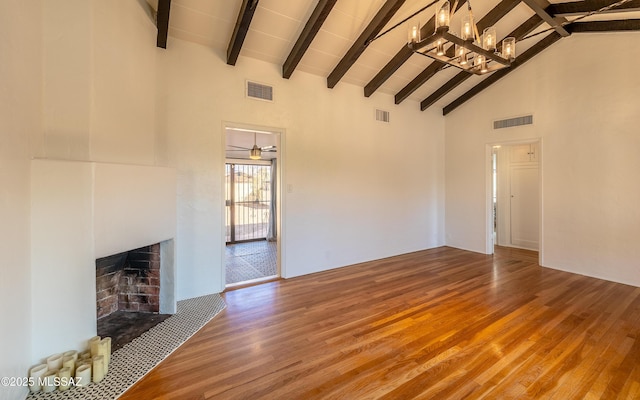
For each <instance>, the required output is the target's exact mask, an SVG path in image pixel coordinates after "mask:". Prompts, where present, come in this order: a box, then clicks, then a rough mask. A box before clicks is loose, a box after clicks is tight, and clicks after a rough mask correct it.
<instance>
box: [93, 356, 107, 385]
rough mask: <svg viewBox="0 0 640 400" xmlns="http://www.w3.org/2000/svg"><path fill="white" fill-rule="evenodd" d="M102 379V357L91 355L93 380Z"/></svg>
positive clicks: (98, 380)
mask: <svg viewBox="0 0 640 400" xmlns="http://www.w3.org/2000/svg"><path fill="white" fill-rule="evenodd" d="M102 379H104V357H103V356H97V357H93V381H94V382H100V381H101V380H102Z"/></svg>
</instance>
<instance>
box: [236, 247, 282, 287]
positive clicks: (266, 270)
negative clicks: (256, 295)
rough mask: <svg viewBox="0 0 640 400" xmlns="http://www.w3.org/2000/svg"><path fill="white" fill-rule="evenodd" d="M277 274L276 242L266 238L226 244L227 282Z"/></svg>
mask: <svg viewBox="0 0 640 400" xmlns="http://www.w3.org/2000/svg"><path fill="white" fill-rule="evenodd" d="M276 275H277V256H276V243H275V242H268V241H266V240H261V241H256V242H246V243H237V244H228V245H227V246H226V284H227V285H230V284H234V283H238V282H245V281H250V280H253V279H260V278H266V277H268V276H276Z"/></svg>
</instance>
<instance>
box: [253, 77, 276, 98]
mask: <svg viewBox="0 0 640 400" xmlns="http://www.w3.org/2000/svg"><path fill="white" fill-rule="evenodd" d="M247 97H251V98H252V99H258V100H265V101H273V87H272V86H269V85H263V84H261V83H256V82H251V81H247Z"/></svg>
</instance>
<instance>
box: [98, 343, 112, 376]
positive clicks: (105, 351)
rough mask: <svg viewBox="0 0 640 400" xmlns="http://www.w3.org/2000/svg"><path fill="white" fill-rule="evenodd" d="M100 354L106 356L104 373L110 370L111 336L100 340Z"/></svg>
mask: <svg viewBox="0 0 640 400" xmlns="http://www.w3.org/2000/svg"><path fill="white" fill-rule="evenodd" d="M100 355H101V356H103V357H104V373H105V374H107V372H109V363H110V362H111V338H110V337H106V338H104V339H102V340H101V341H100Z"/></svg>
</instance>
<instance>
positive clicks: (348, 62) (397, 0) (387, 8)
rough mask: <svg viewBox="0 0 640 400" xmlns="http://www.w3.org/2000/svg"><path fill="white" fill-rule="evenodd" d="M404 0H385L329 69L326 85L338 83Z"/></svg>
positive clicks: (330, 85) (329, 86)
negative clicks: (345, 51)
mask: <svg viewBox="0 0 640 400" xmlns="http://www.w3.org/2000/svg"><path fill="white" fill-rule="evenodd" d="M405 1H406V0H387V1H386V2H385V3H384V5H383V6H382V7H381V8H380V10H378V12H377V13H376V15H375V16H374V17H373V19H372V20H371V22H369V25H367V27H366V28H365V29H364V31H363V32H362V33H361V34H360V36H358V38H357V39H356V41H355V42H354V43H353V45H352V46H351V48H350V49H349V51H347V54H345V55H344V57H342V59H341V60H340V62H339V63H338V65H336V67H335V68H334V69H333V71H331V73H330V74H329V76H328V77H327V87H328V88H330V89H331V88H333V87H334V86H336V85H337V84H338V82H339V81H340V79H342V77H343V76H344V75H345V74H346V73H347V71H348V70H349V68H351V66H352V65H353V64H355V62H356V61H357V60H358V58H359V57H360V55H361V54H362V53H363V52H364V51H365V49H366V48H367V46H368V45H369V43H370V42H371V40H373V39H374V38H375V37H376V35H377V34H378V33H379V32H380V31H381V30H382V28H384V26H385V25H386V24H387V22H389V20H390V19H391V18H392V17H393V16H394V15H395V13H396V12H397V11H398V9H399V8H400V7H401V6H402V5H403V4H404V2H405Z"/></svg>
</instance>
